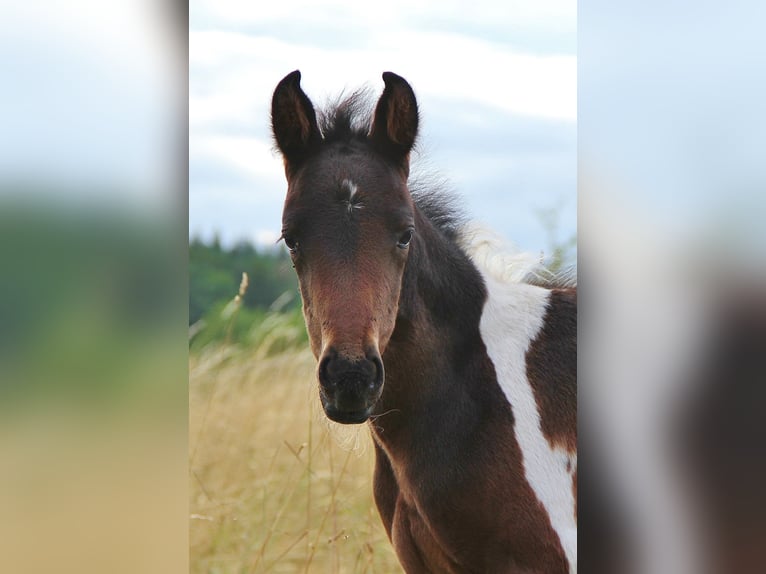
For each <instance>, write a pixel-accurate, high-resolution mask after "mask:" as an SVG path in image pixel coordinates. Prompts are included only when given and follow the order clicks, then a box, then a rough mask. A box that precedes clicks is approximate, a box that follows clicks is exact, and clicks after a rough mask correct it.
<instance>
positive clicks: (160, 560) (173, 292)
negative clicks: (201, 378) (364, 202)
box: [0, 0, 188, 573]
mask: <svg viewBox="0 0 766 574" xmlns="http://www.w3.org/2000/svg"><path fill="white" fill-rule="evenodd" d="M187 36H188V28H187V9H186V6H185V4H184V3H181V2H156V1H154V0H117V1H116V2H109V3H106V4H102V3H99V2H91V1H85V0H74V1H73V2H68V3H66V4H62V3H59V2H51V1H47V0H43V1H40V2H28V3H17V2H14V3H9V2H5V3H2V4H0V77H2V85H3V87H2V90H0V100H1V101H2V105H0V262H1V263H2V265H1V267H0V269H1V271H0V277H1V278H0V294H1V296H0V450H2V452H3V456H2V462H0V571H2V572H78V573H82V572H126V573H127V572H158V573H159V572H163V573H165V572H184V571H187V568H188V558H187V556H188V534H187V532H188V530H187V525H188V511H187V508H188V503H187V501H188V489H187V486H186V484H187V481H186V460H187V452H186V451H187V444H188V440H187V427H188V425H187V400H188V399H187V396H188V395H187V372H188V367H187V336H186V334H187V317H188V311H187V309H188V305H187V300H188V287H187V260H188V258H187V254H186V253H187V232H186V222H187V209H186V188H187V165H188V164H187V149H188V143H187V141H188V140H187V87H186V86H187Z"/></svg>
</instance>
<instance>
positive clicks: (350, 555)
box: [189, 343, 401, 574]
mask: <svg viewBox="0 0 766 574" xmlns="http://www.w3.org/2000/svg"><path fill="white" fill-rule="evenodd" d="M189 369H190V381H189V415H190V421H189V448H190V454H189V456H190V463H189V468H190V477H189V479H190V498H191V499H190V513H191V520H190V534H189V535H190V540H189V544H190V565H191V568H190V571H191V572H194V573H206V574H219V573H220V574H228V573H237V574H240V573H242V574H244V573H256V572H258V573H265V572H274V573H292V572H323V573H324V572H327V573H364V572H370V573H372V572H378V573H381V574H389V573H397V572H401V568H400V567H399V565H398V563H397V561H396V558H395V556H394V553H393V550H392V549H391V547H390V543H389V541H388V539H387V537H386V533H385V530H384V529H383V526H382V524H381V522H380V518H379V517H378V514H377V510H376V508H375V505H374V502H373V499H372V470H373V459H374V454H373V449H372V444H371V439H370V436H369V431H368V429H367V427H366V426H365V425H357V426H340V425H336V424H334V423H331V422H329V421H328V420H327V419H326V418H325V416H324V414H323V413H322V409H321V406H320V404H319V397H318V391H317V388H316V382H315V374H314V369H315V361H314V357H313V356H312V355H311V353H310V352H309V350H308V348H307V345H297V346H294V347H293V348H290V349H287V350H281V351H280V352H274V351H273V348H272V347H271V346H270V345H269V344H267V343H262V344H259V345H257V346H255V347H250V346H242V345H240V346H233V345H225V344H224V345H210V346H207V347H205V348H203V349H201V350H197V351H195V352H193V353H192V354H191V356H190V365H189Z"/></svg>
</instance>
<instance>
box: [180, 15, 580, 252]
mask: <svg viewBox="0 0 766 574" xmlns="http://www.w3.org/2000/svg"><path fill="white" fill-rule="evenodd" d="M412 4H413V3H411V2H406V1H398V0H397V1H394V2H387V3H386V4H385V8H381V9H377V10H371V9H370V8H369V7H368V6H366V5H363V4H361V3H358V2H347V1H341V0H335V1H331V2H322V3H316V2H310V1H295V0H289V1H284V2H269V3H256V2H244V1H238V0H230V1H210V0H195V1H194V2H192V3H191V5H190V32H189V138H190V144H189V162H190V165H189V175H190V186H189V233H190V235H191V236H193V237H202V238H205V239H210V238H211V237H213V236H214V235H218V236H219V237H220V238H221V240H222V241H223V242H224V244H231V243H235V242H237V241H240V240H243V239H244V240H250V241H255V242H257V243H261V244H264V243H273V242H274V241H275V239H276V238H277V236H278V234H279V231H280V227H281V225H280V223H281V209H282V202H283V200H284V193H285V190H286V183H285V180H284V171H283V168H282V162H281V158H280V157H279V155H278V154H277V153H276V152H275V151H274V149H273V142H272V138H271V131H270V125H269V107H270V102H271V95H272V93H273V90H274V87H275V86H276V84H277V83H278V82H279V80H280V79H281V78H282V77H284V76H285V75H286V74H287V73H289V72H291V71H292V70H295V69H300V70H301V73H302V78H303V79H302V87H303V89H304V90H305V91H306V93H307V94H308V95H309V97H310V98H311V99H312V101H313V102H314V104H315V105H321V103H323V102H324V101H326V100H327V99H328V98H333V97H335V96H336V95H337V94H339V93H340V92H341V91H344V90H346V91H352V90H354V89H356V88H359V87H361V86H364V85H366V86H369V87H370V88H371V89H372V90H373V91H374V92H375V94H376V96H377V94H379V93H380V92H381V91H382V88H383V82H382V79H381V74H382V72H384V71H387V70H390V71H393V72H396V73H397V74H399V75H401V76H403V77H405V78H406V79H407V80H408V81H409V82H410V84H411V85H412V86H413V88H414V90H415V93H416V95H417V98H418V102H419V105H420V111H421V131H420V134H419V143H418V155H416V157H415V158H414V165H415V166H417V165H421V166H426V167H427V169H428V171H429V172H433V173H436V174H438V175H439V176H441V177H444V178H446V179H447V180H448V181H449V182H450V184H451V187H452V188H453V189H454V190H455V192H456V193H457V195H458V196H459V197H460V198H461V201H462V203H463V207H464V209H465V211H466V212H467V214H468V216H469V217H470V218H472V219H476V220H478V221H479V222H481V223H483V224H485V225H487V226H488V227H490V228H492V229H494V230H495V231H497V232H498V233H500V234H501V235H502V236H504V237H505V238H506V239H507V240H508V241H510V242H513V243H515V244H517V245H518V246H519V247H521V248H522V249H525V250H530V251H533V252H539V251H545V252H548V251H549V243H550V236H549V234H548V233H547V232H546V228H545V226H544V225H543V223H542V218H541V216H540V211H546V210H547V211H550V210H556V212H557V214H558V215H557V222H556V240H560V241H562V240H566V239H568V238H570V237H572V236H573V235H574V234H575V233H576V205H577V200H576V175H577V158H576V154H577V133H576V129H577V126H576V116H577V63H576V47H577V43H576V5H575V3H573V2H562V1H558V0H557V1H554V2H537V1H533V0H529V1H528V0H525V1H521V2H489V1H484V0H482V1H479V2H473V3H472V4H471V10H466V9H465V4H464V3H458V2H449V1H448V2H444V1H440V2H419V3H417V5H416V6H413V5H412Z"/></svg>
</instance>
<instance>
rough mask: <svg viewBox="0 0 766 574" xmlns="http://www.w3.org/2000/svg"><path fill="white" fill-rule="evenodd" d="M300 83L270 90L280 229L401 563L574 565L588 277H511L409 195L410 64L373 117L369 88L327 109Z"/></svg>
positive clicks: (491, 568) (440, 213) (555, 573)
mask: <svg viewBox="0 0 766 574" xmlns="http://www.w3.org/2000/svg"><path fill="white" fill-rule="evenodd" d="M300 79H301V75H300V72H298V71H295V72H292V73H291V74H289V75H287V76H286V77H285V78H284V79H283V80H282V81H281V82H280V83H279V85H278V86H277V88H276V90H275V92H274V97H273V100H272V127H273V133H274V138H275V140H276V143H277V147H278V148H279V150H280V151H281V153H282V155H283V158H284V164H285V174H286V177H287V183H288V189H287V196H286V199H285V206H284V211H283V218H282V224H283V225H282V237H283V238H284V241H285V244H286V245H287V247H288V249H289V250H290V254H291V257H292V260H293V263H294V266H295V269H296V272H297V274H298V279H299V285H300V290H301V296H302V300H303V312H304V316H305V319H306V325H307V329H308V333H309V339H310V343H311V348H312V351H313V353H314V355H315V356H316V358H317V361H318V367H317V378H318V382H319V395H320V399H321V401H322V406H323V408H324V411H325V413H326V414H327V416H328V417H329V418H330V419H332V420H335V421H338V422H341V423H347V424H358V423H363V422H367V424H368V425H369V428H370V431H371V433H372V437H373V439H374V443H375V452H376V468H375V477H374V494H375V501H376V504H377V506H378V511H379V513H380V516H381V519H382V521H383V524H384V526H385V528H386V531H387V533H388V536H389V538H390V540H391V542H392V544H393V546H394V548H395V550H396V553H397V556H398V558H399V560H400V562H401V564H402V567H403V568H404V570H405V571H406V572H408V573H425V572H433V573H473V572H476V573H479V572H487V573H539V574H559V573H566V572H570V573H572V572H576V570H577V557H576V548H577V534H576V529H577V518H576V494H577V452H576V448H577V429H576V412H577V404H576V403H577V392H576V362H577V358H576V357H577V354H576V335H577V310H576V292H575V289H574V287H571V286H570V287H566V286H561V287H554V286H549V287H544V286H540V282H539V281H538V282H536V283H537V284H533V283H535V282H533V281H528V282H527V281H524V280H522V279H521V276H522V275H524V273H515V274H514V273H511V274H510V275H515V276H512V277H509V274H508V273H507V266H498V265H493V264H492V261H491V260H492V256H491V255H488V253H489V254H491V253H492V250H489V251H488V249H487V245H488V242H487V241H486V238H484V237H482V236H481V234H475V233H469V232H468V231H467V229H466V228H464V227H463V226H461V225H460V223H459V221H457V220H456V219H455V218H454V217H453V216H452V214H451V212H450V210H449V209H448V208H446V207H445V204H444V202H443V201H442V200H440V198H439V195H438V194H437V193H420V194H413V193H411V192H410V189H409V172H410V152H411V150H412V148H413V146H414V144H415V139H416V136H417V131H418V123H419V112H418V104H417V101H416V98H415V94H414V92H413V90H412V88H411V86H410V85H409V84H408V83H407V82H406V81H405V80H404V79H403V78H401V77H399V76H397V75H396V74H393V73H391V72H386V73H384V74H383V81H384V83H385V88H384V90H383V94H382V95H381V96H380V99H379V100H378V102H377V105H376V106H375V109H374V112H373V113H372V114H369V112H367V111H366V109H365V107H364V105H363V104H364V101H363V98H362V96H361V95H360V94H355V95H352V96H351V97H349V98H347V99H346V100H343V101H342V102H340V103H338V104H337V105H335V106H334V107H332V108H330V109H329V110H328V111H326V112H323V113H321V112H320V113H319V114H317V111H316V110H315V109H314V106H313V104H312V103H311V100H310V99H309V98H308V96H307V95H306V94H305V93H304V92H303V90H302V89H301V87H300ZM489 243H490V244H491V242H489ZM526 269H528V268H526Z"/></svg>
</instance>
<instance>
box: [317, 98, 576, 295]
mask: <svg viewBox="0 0 766 574" xmlns="http://www.w3.org/2000/svg"><path fill="white" fill-rule="evenodd" d="M374 109H375V99H374V94H373V91H372V90H371V89H370V88H369V87H363V88H360V89H358V90H356V91H354V92H353V93H351V94H348V95H345V94H343V93H341V94H340V95H339V96H338V97H336V98H334V99H332V100H330V101H328V102H327V103H326V104H325V105H324V106H323V107H322V108H320V109H319V110H318V111H317V112H318V113H317V121H318V123H319V129H320V131H321V132H322V137H323V138H324V140H325V141H326V142H328V143H332V142H339V141H340V142H352V141H366V140H367V134H368V133H369V132H370V127H371V125H372V115H373V112H374ZM414 151H415V153H414V158H415V159H416V160H419V161H420V162H421V163H422V162H423V158H422V156H421V154H420V153H419V149H418V148H417V142H416V148H415V150H414ZM415 163H417V162H415ZM409 188H410V193H411V194H412V198H413V200H414V201H415V205H417V207H418V209H420V211H421V212H422V213H423V214H424V215H425V216H426V217H427V218H428V219H429V220H430V221H431V223H433V224H434V226H435V227H436V228H437V229H438V230H440V231H441V232H442V234H443V235H444V237H445V238H446V239H447V240H449V241H451V242H453V243H455V244H456V245H457V246H458V247H460V248H461V249H462V250H463V251H464V252H465V253H466V254H467V255H468V256H469V257H470V258H471V259H472V260H473V261H474V263H475V264H476V265H477V266H479V267H480V268H482V270H484V271H485V272H487V273H490V274H491V275H493V276H494V277H497V278H499V279H501V280H502V281H505V282H513V283H528V284H531V285H537V286H540V287H546V288H567V287H574V286H575V285H576V283H577V279H576V271H575V270H574V268H567V269H564V270H562V271H559V272H556V273H553V272H551V271H550V270H549V269H548V268H547V267H546V266H545V264H544V263H543V261H542V258H541V257H539V256H535V255H533V254H530V253H524V252H521V251H520V250H518V249H516V248H515V247H513V246H511V245H509V244H508V243H507V242H506V241H505V240H503V239H502V238H501V237H500V236H499V235H497V234H496V233H493V232H491V231H489V230H488V229H486V228H483V227H481V226H478V225H476V224H473V223H468V219H467V217H466V215H465V212H464V210H463V208H462V205H461V201H460V200H459V198H458V196H457V195H456V194H455V192H454V191H453V189H452V188H451V186H450V185H449V183H448V182H447V180H446V179H444V178H442V177H438V176H436V175H434V173H433V172H432V170H426V169H424V168H422V167H420V166H416V167H415V168H414V169H413V171H412V174H411V176H410V179H409Z"/></svg>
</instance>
